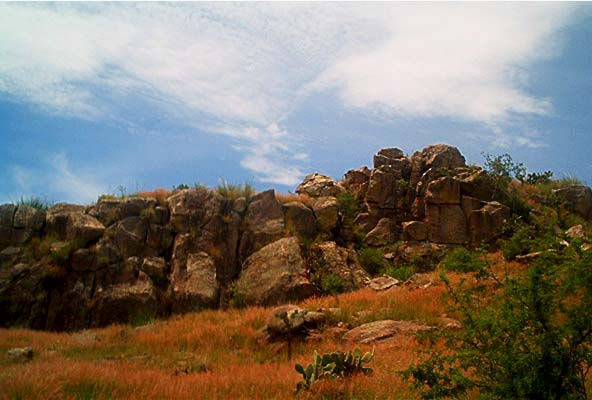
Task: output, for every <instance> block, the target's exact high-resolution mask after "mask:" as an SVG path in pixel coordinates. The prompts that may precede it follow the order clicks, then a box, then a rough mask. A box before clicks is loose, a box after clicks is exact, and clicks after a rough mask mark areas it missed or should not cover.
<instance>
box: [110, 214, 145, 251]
mask: <svg viewBox="0 0 592 400" xmlns="http://www.w3.org/2000/svg"><path fill="white" fill-rule="evenodd" d="M148 225H149V223H148V221H146V220H145V219H143V218H140V217H128V218H125V219H123V220H121V221H119V222H117V223H116V224H114V225H111V226H110V227H109V228H107V230H106V231H105V236H106V237H107V238H109V239H110V240H112V241H113V244H114V245H115V247H116V248H117V251H118V254H119V255H120V256H121V257H122V258H124V259H125V258H127V257H131V256H151V255H154V250H153V249H151V248H149V247H147V246H146V234H147V232H148Z"/></svg>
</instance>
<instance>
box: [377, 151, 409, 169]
mask: <svg viewBox="0 0 592 400" xmlns="http://www.w3.org/2000/svg"><path fill="white" fill-rule="evenodd" d="M400 158H405V153H403V150H401V149H398V148H396V147H393V148H389V149H380V150H378V153H377V154H376V155H374V168H378V167H381V166H383V165H389V164H391V163H392V162H395V161H396V160H398V159H400Z"/></svg>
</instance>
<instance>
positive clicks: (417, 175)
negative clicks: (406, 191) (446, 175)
mask: <svg viewBox="0 0 592 400" xmlns="http://www.w3.org/2000/svg"><path fill="white" fill-rule="evenodd" d="M464 166H465V158H464V157H463V156H462V154H461V153H460V151H458V149H457V148H456V147H452V146H448V145H445V144H435V145H431V146H428V147H426V148H424V149H423V150H421V151H418V152H415V153H414V154H413V156H412V157H411V182H410V183H411V186H412V187H415V186H416V185H417V183H418V182H419V180H420V179H421V176H422V175H423V174H424V173H425V172H426V171H427V170H428V169H430V168H433V169H434V170H441V169H453V168H457V167H464Z"/></svg>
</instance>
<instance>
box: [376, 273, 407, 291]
mask: <svg viewBox="0 0 592 400" xmlns="http://www.w3.org/2000/svg"><path fill="white" fill-rule="evenodd" d="M399 283H401V282H400V281H399V280H397V279H395V278H392V277H390V276H379V277H377V278H374V279H371V280H370V281H369V282H368V287H369V288H370V289H374V290H376V291H377V292H380V291H383V290H387V289H390V288H392V287H393V286H397V285H398V284H399Z"/></svg>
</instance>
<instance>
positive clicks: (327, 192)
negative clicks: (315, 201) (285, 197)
mask: <svg viewBox="0 0 592 400" xmlns="http://www.w3.org/2000/svg"><path fill="white" fill-rule="evenodd" d="M343 191H344V189H343V188H342V187H341V186H339V185H337V184H336V183H335V182H334V181H333V179H331V178H330V177H328V176H326V175H321V174H319V173H316V172H315V173H313V174H310V175H307V176H306V177H305V178H304V181H302V183H301V184H300V185H298V187H297V188H296V193H299V194H307V195H309V196H310V197H326V196H334V197H336V196H338V195H340V194H341V193H343Z"/></svg>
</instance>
